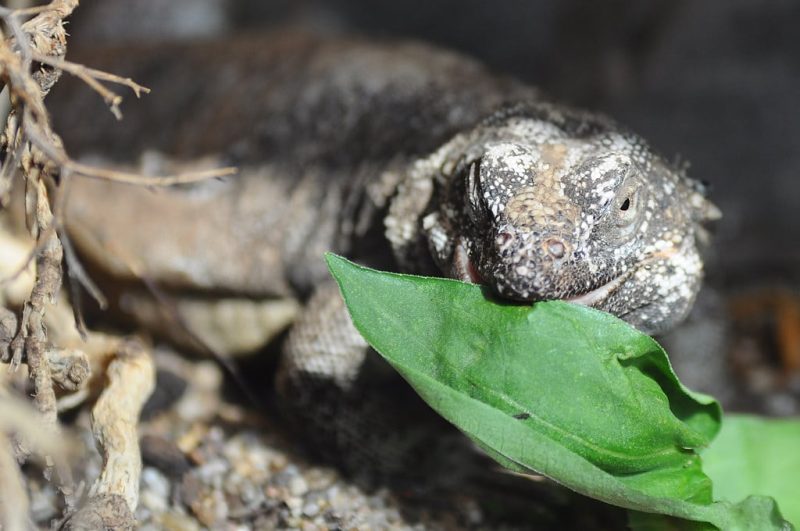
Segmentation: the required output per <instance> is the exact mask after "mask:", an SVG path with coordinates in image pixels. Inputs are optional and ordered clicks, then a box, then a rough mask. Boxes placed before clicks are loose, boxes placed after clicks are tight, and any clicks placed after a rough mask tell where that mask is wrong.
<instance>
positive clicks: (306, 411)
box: [276, 281, 464, 484]
mask: <svg viewBox="0 0 800 531" xmlns="http://www.w3.org/2000/svg"><path fill="white" fill-rule="evenodd" d="M282 354H283V356H282V361H281V366H280V368H279V370H278V378H277V382H276V383H277V390H278V395H279V399H280V400H281V402H282V405H283V407H284V410H285V412H286V413H287V414H288V415H289V417H290V420H292V421H293V424H296V425H298V426H299V427H300V428H301V430H302V432H303V433H304V434H306V435H307V437H306V438H307V439H309V440H311V441H312V442H313V443H314V444H315V448H313V449H314V450H315V451H316V452H317V453H319V454H321V456H322V457H323V458H326V459H328V460H332V461H334V462H335V463H336V464H337V465H339V466H341V467H342V468H343V469H344V470H345V471H346V472H348V473H350V474H351V475H353V476H355V478H354V479H356V480H361V481H362V482H366V483H367V484H374V482H375V480H379V481H384V480H387V479H389V478H391V480H392V481H398V480H399V481H403V479H404V478H408V479H409V480H410V479H412V477H411V476H413V475H414V474H417V475H418V474H419V473H420V470H425V467H424V466H421V463H422V462H424V460H425V459H429V458H432V456H433V455H434V454H438V453H439V452H438V451H435V452H434V451H433V448H434V446H435V447H437V448H443V447H444V446H445V445H450V444H452V445H455V446H464V444H463V443H464V439H463V437H461V436H460V434H458V433H457V432H456V431H455V430H454V429H452V428H451V427H450V426H449V425H446V423H445V422H444V421H443V420H442V419H440V418H438V416H436V415H435V414H434V413H433V412H432V411H431V410H430V409H429V408H428V406H427V405H425V404H424V402H422V400H421V399H420V398H419V397H417V396H416V394H415V393H414V392H413V391H412V390H411V388H410V387H409V386H408V385H407V384H406V383H405V382H404V381H403V380H402V378H401V377H400V376H399V375H398V374H397V373H395V372H394V371H393V370H392V369H391V367H390V366H389V365H388V364H387V363H386V362H384V361H383V359H381V358H380V357H379V356H378V354H377V353H375V352H374V351H373V350H372V349H371V348H370V347H369V345H367V343H366V341H364V339H363V338H362V337H361V335H360V334H359V333H358V331H357V330H356V329H355V327H354V326H353V323H352V321H351V320H350V316H349V314H348V313H347V308H346V307H345V305H344V301H343V300H342V297H341V295H340V294H339V290H338V287H337V286H336V284H335V283H334V282H333V281H329V282H327V283H325V284H323V285H321V286H319V287H318V288H317V290H316V291H315V293H314V294H313V295H312V297H311V299H310V300H309V302H308V304H307V306H306V308H305V310H304V311H303V312H301V316H300V318H299V320H298V321H297V322H296V323H295V324H294V326H293V328H292V330H291V331H290V334H289V337H288V338H287V340H286V343H285V344H284V349H283V353H282ZM434 434H436V435H434ZM448 434H449V436H448ZM434 437H435V440H436V444H432V443H433V439H434ZM456 441H457V442H456ZM450 453H451V455H452V452H450ZM439 461H440V462H441V457H440V458H439Z"/></svg>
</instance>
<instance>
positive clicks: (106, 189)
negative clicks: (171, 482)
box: [54, 35, 717, 472]
mask: <svg viewBox="0 0 800 531" xmlns="http://www.w3.org/2000/svg"><path fill="white" fill-rule="evenodd" d="M78 59H79V60H80V59H85V60H87V61H88V63H89V64H91V65H93V66H99V67H103V68H106V69H109V70H111V71H114V72H117V73H120V74H124V75H127V76H130V77H132V78H134V79H136V80H137V81H139V82H141V83H143V84H145V85H147V86H151V87H152V88H153V89H154V93H153V94H152V95H151V96H149V99H146V100H144V102H143V105H144V106H142V105H138V106H135V107H133V108H127V109H125V111H126V113H127V114H126V116H127V118H126V121H125V122H123V123H122V130H121V132H119V133H117V132H115V131H117V128H118V127H119V126H118V125H117V124H115V123H113V121H112V120H110V119H103V118H98V116H102V112H103V111H102V109H101V108H100V104H99V103H98V104H97V105H96V107H95V110H94V112H92V111H91V110H90V109H89V108H88V102H87V101H86V99H87V98H91V97H93V96H92V95H91V94H88V95H87V93H86V91H84V90H83V89H80V90H82V91H81V92H78V91H76V90H75V89H73V90H72V91H66V92H64V91H63V88H61V87H59V88H60V89H61V90H62V94H61V95H60V96H61V99H60V100H59V99H57V101H56V105H59V104H60V105H61V106H62V109H61V110H60V112H57V113H56V116H57V117H59V115H60V118H61V119H60V120H59V122H60V123H61V124H62V130H64V131H66V130H69V131H70V132H71V134H70V135H69V136H68V138H67V139H68V147H69V148H71V149H72V150H73V151H77V152H83V153H88V152H92V151H94V152H99V153H105V154H107V155H109V156H112V157H113V158H114V159H116V160H118V161H125V160H127V161H129V162H130V161H131V160H132V159H133V158H135V157H137V156H138V154H139V153H140V151H141V150H142V149H143V148H156V149H158V150H160V151H161V152H162V153H163V154H164V155H163V156H159V157H157V158H156V160H157V161H161V163H163V164H162V165H163V166H164V167H163V168H161V171H165V172H169V171H171V170H172V169H173V166H174V165H175V164H182V163H185V162H186V161H189V160H192V159H194V158H196V157H199V156H206V157H210V158H207V159H206V162H207V163H208V162H209V161H210V163H212V164H214V163H217V164H222V163H226V162H233V163H235V164H237V165H239V166H240V167H241V171H240V174H239V176H237V177H236V178H232V179H227V180H225V181H224V182H210V183H203V184H200V185H196V186H192V187H187V188H181V189H177V190H167V191H161V192H159V193H154V192H153V191H151V190H145V189H141V188H135V187H133V188H132V187H128V186H124V185H117V184H111V183H98V182H92V181H89V180H87V179H74V180H73V181H74V182H73V185H72V189H71V193H70V200H69V203H68V209H67V216H66V222H67V227H68V230H69V232H70V234H71V235H72V238H73V239H74V241H75V243H76V246H77V247H78V248H79V249H80V251H81V252H82V253H83V255H84V257H86V258H87V260H89V261H91V262H93V263H94V264H95V267H96V268H98V269H100V270H103V271H105V272H106V273H108V274H109V275H110V276H111V277H112V281H113V280H115V281H116V282H117V283H119V280H120V279H126V280H136V278H137V277H140V276H146V277H147V278H149V279H150V280H151V281H154V282H155V283H157V284H158V285H159V287H160V289H162V290H164V291H168V292H170V294H171V296H172V297H173V298H175V299H180V298H181V297H183V296H184V295H182V293H184V292H187V291H189V292H191V297H192V301H193V306H192V307H193V308H195V309H196V308H197V307H198V306H202V304H201V303H205V301H207V300H208V299H210V298H212V297H214V296H218V295H219V294H223V295H225V296H226V297H232V296H236V295H239V296H245V297H247V298H250V299H255V298H275V297H284V298H285V297H296V298H297V299H299V300H300V301H301V302H303V303H304V307H303V309H302V310H301V311H300V315H299V317H298V319H297V321H296V322H295V323H294V325H293V326H292V329H291V332H290V334H289V337H288V339H287V341H286V342H285V344H284V345H283V361H282V364H281V369H280V371H279V375H278V384H277V385H278V390H279V392H280V394H281V395H282V396H283V397H284V398H285V399H286V403H287V404H288V405H289V406H290V409H291V411H292V415H293V416H295V417H296V418H297V419H299V420H301V424H303V426H304V428H306V430H307V431H309V432H312V434H313V435H314V438H316V439H325V440H328V441H333V442H334V444H333V445H332V448H330V449H331V450H332V454H333V455H334V456H335V458H336V459H337V460H338V461H339V462H341V461H345V462H346V463H347V464H346V466H348V468H350V469H351V470H359V471H360V470H362V469H363V466H362V465H363V461H364V459H363V458H364V457H365V456H364V454H365V453H366V454H368V455H367V457H368V458H369V460H371V461H376V460H377V461H379V462H380V463H381V465H382V466H383V468H384V470H387V471H389V472H392V471H394V472H396V471H403V470H408V463H409V460H411V461H414V460H415V459H417V461H416V462H414V467H416V469H419V468H420V467H421V468H422V469H425V468H426V466H425V465H422V464H421V461H420V460H419V459H422V458H423V457H430V458H432V459H434V460H435V461H436V464H441V462H442V461H441V459H438V458H437V457H436V456H437V455H440V454H436V453H434V452H431V451H430V450H431V448H430V444H431V436H430V433H428V432H426V431H425V430H424V429H417V430H412V429H410V428H409V426H412V427H414V428H419V426H420V425H421V421H420V417H419V416H418V415H416V414H412V413H411V408H410V406H409V404H410V403H411V402H410V401H409V399H407V398H406V399H398V398H397V396H398V395H396V394H394V391H392V392H390V391H389V390H388V388H387V386H386V384H385V383H384V382H385V381H386V374H385V373H386V370H387V368H386V366H385V365H380V364H376V363H375V359H376V358H377V357H376V356H371V355H370V354H369V348H368V345H367V344H366V343H365V342H364V340H363V339H362V338H361V336H360V335H359V334H358V332H357V331H356V330H355V328H354V327H353V325H352V323H351V322H350V319H349V316H348V315H347V311H346V309H345V307H344V305H343V303H342V301H341V297H339V294H338V291H337V290H336V288H335V286H334V285H333V283H332V282H331V281H330V279H329V277H328V274H327V271H326V270H325V267H324V262H323V260H322V253H323V252H324V251H325V250H333V251H336V252H338V253H340V254H344V255H346V256H348V257H350V258H352V259H355V260H356V261H359V262H361V263H364V264H367V265H370V266H373V267H378V268H382V269H392V270H398V271H405V272H411V273H423V274H432V275H442V276H450V277H454V278H458V279H462V280H465V281H469V282H482V283H486V284H487V285H489V286H490V287H491V288H492V289H493V290H494V291H495V292H496V293H497V294H498V295H499V296H500V297H503V298H508V299H513V300H518V301H536V300H544V299H569V300H573V301H576V302H581V303H584V304H589V305H592V306H595V307H597V308H600V309H603V310H606V311H609V312H611V313H614V314H616V315H618V316H620V317H622V318H623V319H625V320H627V321H628V322H630V323H632V324H634V325H635V326H637V327H639V328H640V329H642V330H644V331H646V332H650V333H655V332H659V331H662V330H665V329H667V328H669V327H671V326H673V325H675V324H676V323H677V322H679V321H680V320H681V319H682V318H683V317H684V316H685V315H686V313H687V312H688V311H689V309H690V308H691V305H692V303H693V301H694V297H695V294H696V293H697V290H698V288H699V285H700V281H701V278H702V261H701V258H700V255H699V252H698V241H699V240H701V239H703V235H704V232H703V229H702V226H701V225H702V223H703V222H704V221H705V220H707V219H710V218H713V217H715V216H716V215H717V211H716V209H715V208H714V207H713V205H711V204H710V203H709V202H708V201H707V200H706V199H705V198H704V196H703V193H702V189H701V187H700V186H699V185H697V184H696V183H694V182H693V181H691V180H690V179H688V178H687V177H686V176H684V175H683V172H682V171H679V170H678V169H676V168H675V167H673V166H672V165H671V164H669V163H668V162H667V161H665V160H664V159H663V158H661V157H660V156H658V155H657V154H655V153H653V152H652V151H651V150H650V149H649V148H648V147H647V145H646V144H645V142H644V141H643V140H642V139H640V138H639V137H637V136H636V135H634V134H632V133H630V132H628V131H626V130H624V129H623V128H621V127H620V126H618V125H616V124H615V123H613V122H612V121H611V120H609V119H607V118H604V117H601V116H598V115H594V114H590V113H585V112H580V111H575V110H572V109H570V108H568V107H564V106H560V105H553V104H548V103H544V102H542V101H541V99H540V97H539V95H538V92H537V91H536V90H535V89H532V88H530V87H526V86H524V85H522V84H520V83H517V82H515V81H513V80H508V79H504V78H500V77H497V76H493V75H492V74H491V73H489V72H488V71H486V70H485V69H484V68H483V67H481V66H480V65H478V64H476V63H474V62H472V61H470V60H468V59H466V58H463V57H459V56H457V55H453V54H450V53H447V52H443V51H440V50H436V49H433V48H429V47H425V46H421V45H416V44H407V43H406V44H403V43H400V44H391V43H390V44H386V43H383V44H376V43H364V42H361V41H333V42H326V41H319V40H315V39H309V38H306V37H297V36H285V35H284V36H278V37H277V38H276V37H272V38H267V39H262V38H255V39H253V38H248V39H243V40H238V41H232V42H227V43H209V44H201V45H195V46H180V47H176V48H167V47H164V46H159V47H157V48H154V49H150V50H149V51H147V50H145V51H144V53H142V54H137V52H136V50H132V49H130V48H126V49H122V50H117V51H116V52H114V51H111V52H109V53H108V54H107V55H106V56H105V57H104V58H103V57H99V58H98V57H90V58H81V57H78ZM54 96H56V98H58V97H59V94H58V92H56V93H55V94H54ZM85 116H92V120H91V122H90V123H89V124H86V122H85V121H84V122H83V123H84V125H80V124H81V123H82V122H81V118H83V117H85ZM67 127H68V128H69V129H67ZM65 136H66V135H65ZM132 264H133V265H134V266H135V267H133V268H132V267H131V265H132ZM125 289H128V288H125ZM139 298H141V291H140V292H130V290H129V292H128V293H125V297H123V298H121V299H120V300H123V299H124V300H125V301H127V302H126V304H124V305H123V306H125V308H126V309H127V310H128V312H129V313H132V314H133V315H134V316H138V318H139V320H140V321H141V322H142V323H145V324H147V325H149V326H156V325H158V324H159V322H161V323H163V322H164V319H161V318H156V319H154V318H153V315H154V312H153V305H152V304H150V305H149V306H148V305H141V304H139V305H137V304H135V303H134V302H133V301H136V300H138V299H139ZM178 307H179V308H180V305H178ZM137 308H138V310H137ZM183 320H184V321H187V322H188V324H189V326H195V325H193V322H192V321H191V319H190V318H189V316H188V315H184V316H183ZM284 320H285V318H284ZM232 321H233V322H234V325H240V324H241V321H242V320H241V319H233V320H232ZM202 322H203V323H208V322H210V321H209V319H206V320H205V321H202ZM281 322H284V321H281ZM198 326H199V325H198ZM174 328H175V327H174V326H172V327H167V329H166V330H162V332H166V333H168V334H169V333H171V332H172V331H173V329H174ZM197 335H201V334H197ZM233 335H236V334H233ZM218 350H221V351H223V352H225V351H226V349H225V347H224V346H221V347H219V348H218ZM227 350H228V351H232V350H233V349H232V348H230V349H227ZM370 360H372V361H370ZM407 391H408V390H407V388H406V392H407ZM399 419H406V421H401V420H399ZM400 424H402V425H403V426H405V428H404V429H405V430H406V431H408V432H409V434H410V435H409V437H408V438H405V439H402V440H401V439H400V438H398V437H396V434H397V432H398V425H400ZM376 439H379V440H384V442H385V441H390V442H389V443H387V444H385V445H383V448H382V449H381V450H375V447H374V445H371V444H369V443H368V442H367V441H368V440H369V441H372V440H376ZM434 439H435V440H436V441H440V440H442V439H440V438H439V437H438V436H437V437H434ZM387 448H388V450H387ZM376 453H377V457H376V456H375V454H376ZM415 455H416V456H418V457H417V458H415V457H409V456H415ZM448 455H449V453H448ZM453 455H455V454H453ZM437 459H438V461H437ZM459 466H460V465H459Z"/></svg>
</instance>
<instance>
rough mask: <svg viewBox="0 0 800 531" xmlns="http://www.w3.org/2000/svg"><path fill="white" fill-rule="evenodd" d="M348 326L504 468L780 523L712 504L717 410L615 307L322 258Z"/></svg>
mask: <svg viewBox="0 0 800 531" xmlns="http://www.w3.org/2000/svg"><path fill="white" fill-rule="evenodd" d="M326 259H327V261H328V267H329V269H330V271H331V273H332V274H333V276H334V278H335V279H336V281H337V282H338V283H339V287H340V288H341V291H342V294H343V296H344V299H345V302H346V304H347V307H348V309H349V311H350V314H351V316H352V318H353V322H354V323H355V325H356V328H358V330H359V331H360V332H361V334H362V335H363V336H364V338H365V339H366V340H367V341H368V342H369V343H370V344H371V345H372V346H373V347H374V348H375V349H376V350H377V351H378V352H379V353H380V354H381V355H382V356H384V358H386V360H387V361H388V362H389V363H390V364H391V365H392V366H393V367H394V368H395V369H396V370H397V371H399V372H400V373H401V374H402V375H403V377H404V378H405V379H406V380H407V381H408V382H409V383H410V384H411V385H412V386H413V387H414V388H415V390H416V391H417V392H418V393H419V394H420V395H421V396H422V398H423V399H425V400H426V401H427V402H428V403H429V404H430V405H431V406H432V407H433V408H434V409H435V410H436V411H437V412H438V413H439V414H441V415H442V416H443V417H445V418H446V419H447V420H448V421H450V422H452V423H453V424H454V425H456V426H457V427H458V428H459V429H461V430H462V431H463V432H464V433H465V434H467V435H468V436H469V437H470V438H472V439H473V440H474V441H475V442H476V443H477V444H478V445H480V446H481V447H482V448H484V449H485V450H486V451H487V452H488V453H489V455H491V456H492V457H494V458H495V459H497V460H498V461H499V462H500V463H501V464H503V465H504V466H508V467H509V468H512V469H514V470H517V471H519V472H537V473H541V474H544V475H546V476H548V477H550V478H552V479H554V480H555V481H557V482H559V483H562V484H563V485H565V486H567V487H569V488H571V489H573V490H575V491H577V492H580V493H583V494H585V495H588V496H591V497H594V498H597V499H600V500H603V501H606V502H608V503H612V504H615V505H619V506H621V507H626V508H629V509H634V510H639V511H645V512H657V513H662V514H667V515H672V516H678V517H682V518H686V519H690V520H696V521H702V522H710V523H712V524H714V525H715V526H717V527H719V528H723V529H754V528H757V529H781V528H782V525H783V523H782V520H781V518H780V513H779V512H778V510H777V507H776V506H775V504H774V502H772V500H761V499H758V500H755V501H753V500H751V499H748V500H745V501H744V502H742V503H741V504H739V505H736V506H734V505H732V504H730V503H727V502H719V503H713V504H712V503H711V482H710V480H709V479H708V477H707V476H706V475H705V474H704V473H703V472H702V470H701V463H700V458H699V456H698V455H697V449H699V448H702V447H704V446H706V445H708V444H709V442H710V440H711V439H712V438H713V437H714V435H715V434H716V432H717V431H718V429H719V422H720V409H719V406H718V405H717V403H716V402H714V401H713V400H712V399H711V398H709V397H706V396H703V395H699V394H695V393H691V392H690V391H688V390H687V389H686V388H685V387H683V385H681V383H680V382H679V381H678V379H677V378H676V376H675V374H674V373H673V371H672V369H671V367H670V365H669V362H668V361H667V357H666V354H665V353H664V351H663V349H661V347H660V346H659V345H658V344H657V343H656V342H655V341H654V340H653V339H651V338H650V337H648V336H646V335H644V334H641V333H639V332H638V331H636V330H635V329H633V328H632V327H630V326H628V325H627V324H625V323H624V322H622V321H620V320H618V319H616V318H614V317H612V316H611V315H608V314H605V313H602V312H599V311H595V310H592V309H589V308H585V307H582V306H577V305H572V304H568V303H564V302H546V303H538V304H536V305H534V306H533V307H531V306H526V305H515V304H504V303H500V302H498V301H494V300H492V299H491V297H489V296H487V294H486V293H485V292H484V291H483V289H482V288H481V287H479V286H475V285H471V284H465V283H462V282H457V281H453V280H447V279H436V278H424V277H414V276H410V275H398V274H392V273H383V272H378V271H374V270H371V269H367V268H363V267H359V266H357V265H355V264H353V263H351V262H348V261H347V260H345V259H343V258H340V257H337V256H335V255H330V254H329V255H327V257H326Z"/></svg>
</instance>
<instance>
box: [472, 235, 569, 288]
mask: <svg viewBox="0 0 800 531" xmlns="http://www.w3.org/2000/svg"><path fill="white" fill-rule="evenodd" d="M493 247H494V248H493V249H492V252H491V255H493V256H491V257H490V259H489V260H487V261H485V262H484V265H486V266H488V267H485V268H482V269H483V270H484V273H483V276H484V278H485V280H486V281H487V283H488V284H490V285H491V286H492V288H493V289H494V290H495V291H496V292H497V293H498V295H500V296H502V297H504V298H508V299H514V300H522V301H538V300H546V299H558V298H561V297H562V296H563V294H564V292H565V290H564V284H565V279H567V278H568V277H569V271H568V269H569V266H568V263H567V262H568V261H567V258H568V257H569V256H571V254H572V251H573V249H572V245H571V243H570V242H569V241H568V240H567V239H565V238H564V237H563V236H561V235H559V234H541V233H538V232H527V231H525V232H515V231H514V230H513V229H509V230H500V231H498V233H497V236H496V237H495V239H494V246H493Z"/></svg>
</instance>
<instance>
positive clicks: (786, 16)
mask: <svg viewBox="0 0 800 531" xmlns="http://www.w3.org/2000/svg"><path fill="white" fill-rule="evenodd" d="M286 27H298V28H305V29H308V30H310V31H313V32H318V33H324V34H330V35H336V34H352V33H357V34H362V35H370V36H375V37H378V38H403V39H418V40H424V41H427V42H431V43H435V44H438V45H441V46H444V47H448V48H452V49H456V50H460V51H461V52H463V53H465V54H467V55H470V56H473V57H476V58H478V59H480V60H482V61H484V62H485V63H487V64H488V65H490V66H491V67H492V68H493V69H494V70H496V71H497V72H500V73H505V74H509V75H512V76H516V77H518V78H521V79H523V80H525V81H527V82H530V83H532V84H535V85H537V86H539V87H541V88H542V89H543V90H544V92H545V93H546V94H547V95H548V96H549V97H550V98H551V99H553V100H556V101H561V102H566V103H570V104H573V105H577V106H581V107H586V108H590V109H594V110H600V111H603V112H606V113H608V114H610V115H612V116H613V117H615V118H616V119H618V120H619V121H620V122H622V123H624V124H626V125H628V126H629V127H631V128H632V129H634V130H635V131H637V132H638V133H640V134H641V135H643V136H644V137H645V138H646V139H648V140H649V141H650V143H651V144H652V145H653V146H654V147H655V148H656V149H657V150H658V151H660V152H661V153H663V154H664V155H666V156H667V157H668V158H671V159H675V160H678V161H681V163H686V164H689V165H690V166H689V168H690V169H689V174H690V175H691V176H693V177H695V178H697V179H700V180H703V181H706V182H708V183H709V184H710V188H711V194H712V197H713V199H714V201H715V202H716V203H717V204H718V206H719V207H720V208H721V209H722V211H723V213H724V218H723V219H722V220H721V221H720V222H718V224H717V226H716V227H715V233H716V234H715V238H714V243H713V246H712V248H711V250H710V252H709V258H708V264H709V267H708V269H709V281H708V286H709V288H708V289H706V290H705V291H704V294H703V296H702V297H701V300H700V303H699V304H698V311H696V312H695V315H694V316H693V318H692V319H691V320H690V322H689V324H688V325H687V326H685V327H684V328H682V329H681V330H679V331H678V332H676V333H675V334H673V335H672V337H670V338H666V339H665V341H666V342H667V344H668V346H669V349H668V350H670V352H671V353H672V354H673V359H674V361H675V363H676V365H677V366H678V370H679V372H681V373H682V376H683V378H684V379H685V380H686V381H687V382H688V383H689V384H690V385H694V386H695V387H699V388H701V389H705V390H707V391H709V392H713V393H715V394H716V395H717V396H718V397H719V398H720V399H721V400H722V401H723V403H725V404H726V405H733V407H735V408H737V409H755V410H761V411H764V412H768V413H773V414H779V415H785V414H798V413H800V406H798V404H799V403H800V401H799V400H798V397H800V377H798V374H799V373H800V298H799V297H798V295H797V290H796V287H797V286H798V281H799V280H800V267H798V266H799V265H800V223H798V222H797V212H798V210H800V112H799V111H798V108H799V104H798V102H799V101H800V31H798V28H800V2H796V1H794V0H758V1H752V0H706V1H703V2H692V1H689V0H652V1H645V2H643V1H641V0H611V1H605V2H590V1H579V0H536V1H534V0H504V1H498V2H485V1H482V0H438V1H436V2H432V1H430V0H404V1H402V2H398V1H390V0H328V1H322V0H316V1H315V0H269V1H268V0H249V1H248V0H136V1H135V2H131V1H130V0H103V1H102V2H101V1H96V0H95V1H89V0H86V1H85V2H83V3H82V5H81V8H80V9H79V10H78V11H77V15H76V17H75V18H74V21H73V23H72V26H71V28H72V33H73V34H74V36H75V39H74V40H73V41H72V43H73V44H84V45H85V44H90V43H91V44H92V45H96V44H100V43H108V42H116V43H118V42H120V41H142V40H147V41H153V40H160V39H198V38H214V37H219V36H224V35H226V34H230V33H232V32H240V31H269V30H271V29H276V28H286ZM720 352H724V353H726V355H725V356H721V355H720ZM723 374H725V375H727V376H729V377H730V378H732V379H733V380H734V381H736V382H738V384H737V385H735V386H734V385H732V384H731V383H730V382H729V381H727V380H725V379H724V378H722V376H721V375H723Z"/></svg>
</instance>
